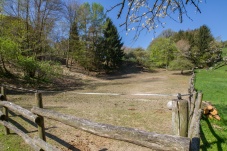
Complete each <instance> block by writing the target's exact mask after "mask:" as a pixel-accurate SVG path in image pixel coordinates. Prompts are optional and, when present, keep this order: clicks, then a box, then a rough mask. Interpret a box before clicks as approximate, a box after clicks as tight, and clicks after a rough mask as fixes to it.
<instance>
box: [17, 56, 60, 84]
mask: <svg viewBox="0 0 227 151" xmlns="http://www.w3.org/2000/svg"><path fill="white" fill-rule="evenodd" d="M18 66H19V68H20V69H21V70H22V71H23V73H24V77H25V79H27V80H36V81H37V82H39V81H48V80H50V79H51V78H53V77H56V76H57V75H59V74H60V73H61V69H60V67H59V65H58V64H56V63H55V62H51V61H37V60H35V58H34V57H24V56H22V55H21V56H19V57H18Z"/></svg>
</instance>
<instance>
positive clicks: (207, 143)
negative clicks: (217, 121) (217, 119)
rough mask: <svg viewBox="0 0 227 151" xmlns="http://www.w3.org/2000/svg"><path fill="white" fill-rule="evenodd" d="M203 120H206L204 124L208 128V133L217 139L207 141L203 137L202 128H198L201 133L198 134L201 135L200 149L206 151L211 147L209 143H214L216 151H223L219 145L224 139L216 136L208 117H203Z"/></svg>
mask: <svg viewBox="0 0 227 151" xmlns="http://www.w3.org/2000/svg"><path fill="white" fill-rule="evenodd" d="M203 120H204V121H205V122H206V124H207V126H208V128H209V133H211V134H212V135H213V136H214V137H215V139H216V140H217V141H213V142H208V140H207V138H206V137H205V134H204V130H203V129H202V127H201V128H200V133H201V135H200V136H201V141H202V142H203V145H201V146H200V149H201V150H202V151H207V150H208V149H209V148H210V147H211V145H213V144H216V145H217V149H218V151H223V148H222V146H221V145H222V143H224V139H223V138H221V137H220V136H218V135H217V134H216V133H215V131H214V129H213V127H212V125H211V123H210V121H209V119H208V118H203Z"/></svg>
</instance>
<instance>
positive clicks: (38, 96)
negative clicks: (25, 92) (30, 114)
mask: <svg viewBox="0 0 227 151" xmlns="http://www.w3.org/2000/svg"><path fill="white" fill-rule="evenodd" d="M35 99H36V103H37V106H38V107H39V108H43V100H42V93H39V92H37V93H35ZM38 116H39V117H40V120H39V121H38V122H37V125H38V133H39V138H41V139H42V140H44V141H46V136H45V127H44V118H43V117H42V116H40V115H38Z"/></svg>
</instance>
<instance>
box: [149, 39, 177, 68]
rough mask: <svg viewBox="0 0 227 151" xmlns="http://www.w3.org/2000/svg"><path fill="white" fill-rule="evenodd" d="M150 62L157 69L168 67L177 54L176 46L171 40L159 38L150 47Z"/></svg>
mask: <svg viewBox="0 0 227 151" xmlns="http://www.w3.org/2000/svg"><path fill="white" fill-rule="evenodd" d="M148 51H150V61H151V62H153V63H154V64H155V65H156V66H157V67H168V66H169V63H170V62H171V61H172V60H173V59H174V56H175V54H176V53H177V48H176V46H175V44H174V43H173V42H172V41H171V40H170V39H169V38H158V39H156V40H154V41H153V42H152V43H151V45H150V46H149V47H148Z"/></svg>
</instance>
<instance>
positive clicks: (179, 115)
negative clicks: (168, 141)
mask: <svg viewBox="0 0 227 151" xmlns="http://www.w3.org/2000/svg"><path fill="white" fill-rule="evenodd" d="M172 126H173V133H174V135H177V136H183V137H187V136H188V101H187V100H179V99H175V100H173V109H172Z"/></svg>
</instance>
